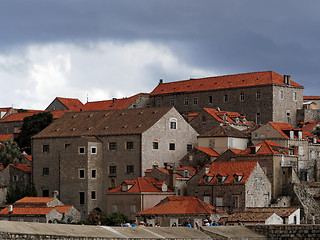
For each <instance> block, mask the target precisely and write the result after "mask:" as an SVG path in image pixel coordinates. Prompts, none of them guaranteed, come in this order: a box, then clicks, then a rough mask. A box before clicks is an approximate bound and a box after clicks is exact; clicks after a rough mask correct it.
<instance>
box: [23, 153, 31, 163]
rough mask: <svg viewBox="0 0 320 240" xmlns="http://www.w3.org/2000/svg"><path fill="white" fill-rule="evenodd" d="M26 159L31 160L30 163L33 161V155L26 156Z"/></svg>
mask: <svg viewBox="0 0 320 240" xmlns="http://www.w3.org/2000/svg"><path fill="white" fill-rule="evenodd" d="M24 157H25V158H26V159H27V160H29V161H30V162H31V161H32V156H31V155H24Z"/></svg>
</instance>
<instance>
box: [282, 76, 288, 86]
mask: <svg viewBox="0 0 320 240" xmlns="http://www.w3.org/2000/svg"><path fill="white" fill-rule="evenodd" d="M283 81H284V83H285V84H286V85H290V75H283Z"/></svg>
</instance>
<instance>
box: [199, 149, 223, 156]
mask: <svg viewBox="0 0 320 240" xmlns="http://www.w3.org/2000/svg"><path fill="white" fill-rule="evenodd" d="M195 149H197V150H199V151H201V152H204V153H205V154H207V155H209V156H211V157H219V156H220V155H219V153H217V152H216V151H215V150H213V149H212V148H205V147H195Z"/></svg>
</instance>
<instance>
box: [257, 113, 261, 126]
mask: <svg viewBox="0 0 320 240" xmlns="http://www.w3.org/2000/svg"><path fill="white" fill-rule="evenodd" d="M256 123H257V124H260V123H261V114H260V113H257V116H256Z"/></svg>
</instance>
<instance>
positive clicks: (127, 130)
mask: <svg viewBox="0 0 320 240" xmlns="http://www.w3.org/2000/svg"><path fill="white" fill-rule="evenodd" d="M171 109H172V107H162V108H143V109H138V108H136V109H123V110H109V111H88V112H87V111H85V112H67V113H65V114H64V115H63V116H62V117H60V118H58V119H57V120H56V121H54V122H53V123H52V124H50V125H49V126H48V127H46V128H45V129H44V130H43V131H41V132H40V133H39V134H37V135H36V136H34V138H43V137H69V136H93V135H120V134H141V133H143V132H144V131H146V130H147V129H149V128H150V127H151V126H153V125H154V124H155V123H156V122H157V121H158V120H159V119H160V118H161V117H163V116H164V115H165V114H166V113H167V112H168V111H170V110H171Z"/></svg>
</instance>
